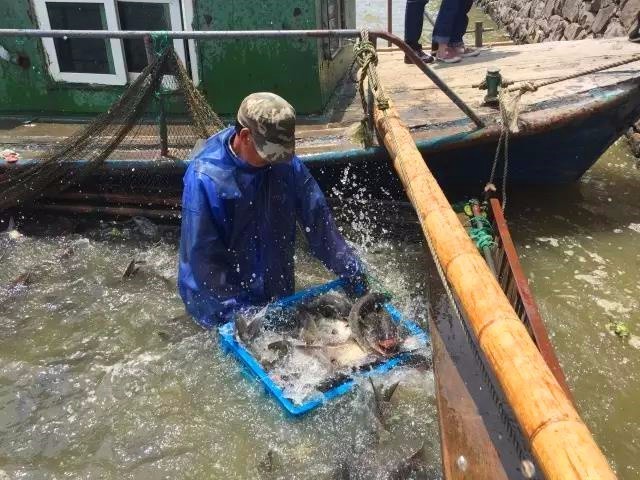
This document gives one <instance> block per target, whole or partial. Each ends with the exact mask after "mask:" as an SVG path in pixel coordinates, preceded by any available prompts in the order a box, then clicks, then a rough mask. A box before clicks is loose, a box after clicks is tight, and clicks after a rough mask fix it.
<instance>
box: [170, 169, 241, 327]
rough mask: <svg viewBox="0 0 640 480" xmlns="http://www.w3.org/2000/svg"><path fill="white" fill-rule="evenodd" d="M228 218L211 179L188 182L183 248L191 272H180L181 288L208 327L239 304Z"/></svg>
mask: <svg viewBox="0 0 640 480" xmlns="http://www.w3.org/2000/svg"><path fill="white" fill-rule="evenodd" d="M226 221H227V219H226V218H225V215H224V209H223V206H222V203H221V201H220V199H219V198H218V195H217V193H216V191H215V187H214V186H213V184H212V182H210V181H208V179H206V178H202V177H199V176H194V177H193V178H192V181H191V182H188V183H186V182H185V193H184V195H183V218H182V232H181V241H180V249H181V263H186V264H188V269H185V270H187V271H190V275H184V276H183V275H182V271H181V278H180V280H181V289H183V288H184V287H186V289H187V291H186V292H185V293H183V297H185V296H187V297H189V298H188V302H187V300H186V299H184V298H183V299H184V300H185V303H186V304H187V309H188V311H189V312H190V313H191V314H192V315H194V316H195V317H196V318H197V320H198V321H199V322H200V323H202V324H204V325H205V326H211V325H212V324H213V323H216V322H219V321H222V320H224V317H225V315H226V314H228V313H229V312H231V311H232V310H233V309H235V308H236V307H237V306H238V303H239V302H238V298H237V296H238V295H239V292H238V291H237V288H235V287H234V286H232V285H230V284H229V283H228V281H227V279H228V278H229V268H230V266H229V262H228V261H226V260H227V258H228V256H229V252H228V247H227V246H226V245H225V243H224V234H223V232H224V226H225V222H226ZM181 270H182V269H181ZM183 277H184V278H183ZM181 293H182V290H181Z"/></svg>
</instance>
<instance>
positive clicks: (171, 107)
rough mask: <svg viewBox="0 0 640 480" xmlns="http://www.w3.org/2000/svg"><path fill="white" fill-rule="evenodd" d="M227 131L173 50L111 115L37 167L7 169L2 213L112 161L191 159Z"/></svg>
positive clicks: (1, 184)
mask: <svg viewBox="0 0 640 480" xmlns="http://www.w3.org/2000/svg"><path fill="white" fill-rule="evenodd" d="M223 128H224V124H223V123H222V121H221V120H220V118H219V117H218V115H217V114H216V113H215V112H214V111H213V109H212V108H211V107H210V105H209V104H208V102H207V100H206V99H205V98H204V96H203V95H202V94H201V93H200V92H199V91H198V90H197V88H196V87H195V85H194V84H193V82H192V81H191V79H190V78H189V75H188V73H187V71H186V69H185V67H184V66H183V64H182V63H181V61H180V59H179V58H178V56H177V54H176V53H175V51H174V49H173V48H172V47H171V46H169V47H167V48H164V49H163V51H162V52H161V53H160V54H159V55H157V57H156V59H155V61H153V62H152V63H150V64H149V65H147V67H146V68H145V69H144V70H143V71H142V72H141V73H140V74H139V75H138V77H137V78H136V79H135V80H134V81H133V82H132V83H131V84H130V85H129V86H128V87H127V88H126V90H125V91H124V93H123V94H122V95H121V96H120V98H118V100H116V101H115V102H114V103H113V104H112V105H111V107H110V108H109V109H108V110H107V112H105V113H104V114H102V115H100V116H98V117H97V118H96V119H95V120H93V121H92V122H90V123H89V124H87V125H86V126H84V127H83V128H80V129H79V131H77V132H76V133H74V134H73V135H71V136H69V137H67V138H66V139H65V140H64V141H62V142H61V143H59V144H56V145H55V146H53V147H51V148H50V149H49V150H48V151H46V152H44V153H43V154H42V156H41V157H40V158H39V159H38V161H37V162H34V164H32V165H29V166H27V167H23V168H20V169H16V170H15V171H11V170H8V171H6V172H5V176H4V177H0V211H1V210H5V209H9V208H14V207H20V206H23V205H25V204H27V203H29V202H32V201H34V200H36V199H38V198H40V197H42V196H45V195H47V194H54V193H59V192H62V191H64V190H66V189H67V188H69V187H71V186H76V187H77V186H79V185H81V184H82V182H83V180H84V179H86V178H87V177H88V176H89V175H91V174H92V173H94V172H95V171H96V170H97V169H99V168H100V167H101V166H102V165H103V164H104V162H105V161H107V160H149V161H156V162H167V161H168V162H171V161H175V160H185V159H187V158H188V156H189V155H190V153H191V151H192V150H193V147H194V145H196V143H197V142H198V140H200V139H206V138H208V137H210V136H211V135H213V134H215V133H216V132H218V131H220V130H221V129H223ZM163 139H164V140H163Z"/></svg>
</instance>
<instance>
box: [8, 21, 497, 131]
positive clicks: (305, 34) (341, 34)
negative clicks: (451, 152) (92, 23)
mask: <svg viewBox="0 0 640 480" xmlns="http://www.w3.org/2000/svg"><path fill="white" fill-rule="evenodd" d="M360 35H361V31H360V30H356V29H345V30H211V31H182V30H173V31H149V30H36V29H0V38H2V37H28V38H101V39H106V38H110V39H111V38H115V39H125V38H140V39H144V38H145V37H148V36H151V37H154V36H160V37H165V38H168V39H172V40H175V39H183V40H203V39H250V38H253V39H269V38H331V37H335V38H353V39H356V38H360ZM369 38H370V39H371V40H372V41H373V42H374V43H375V41H376V40H377V39H381V40H386V41H388V42H390V43H392V44H393V45H395V46H397V47H398V48H400V49H401V50H402V51H403V52H404V54H405V55H406V56H407V57H408V58H410V59H411V61H412V62H413V63H414V64H415V65H416V66H417V67H418V68H419V69H420V70H421V71H422V72H423V73H424V74H425V75H426V76H427V77H429V79H430V80H431V81H432V82H433V83H434V84H435V85H436V86H437V87H438V88H439V89H440V90H441V91H442V92H443V93H444V94H445V95H446V96H447V97H449V99H450V100H451V101H452V102H453V103H454V104H455V105H456V106H457V107H458V108H459V109H460V110H462V112H464V114H465V115H467V117H469V119H470V120H471V121H472V122H473V123H475V124H476V126H477V127H479V128H483V127H484V126H485V123H484V122H483V121H482V119H480V117H479V116H478V115H477V114H476V113H475V112H474V111H473V110H472V109H471V107H470V106H469V105H467V104H466V103H465V101H464V100H462V98H460V97H459V96H458V94H457V93H455V92H454V91H453V90H451V88H449V86H448V85H447V84H446V83H445V82H444V80H442V78H440V76H439V75H438V74H437V73H436V72H435V71H434V70H433V69H432V68H431V67H429V66H428V65H427V64H426V63H424V62H423V61H422V60H421V59H420V57H419V56H418V54H417V53H416V52H415V51H414V50H413V49H412V48H411V47H409V46H408V45H407V44H406V43H405V42H404V41H403V40H402V39H400V38H398V37H396V36H395V35H393V34H391V33H388V32H384V31H372V32H369Z"/></svg>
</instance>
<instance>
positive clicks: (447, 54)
mask: <svg viewBox="0 0 640 480" xmlns="http://www.w3.org/2000/svg"><path fill="white" fill-rule="evenodd" d="M436 60H438V61H439V62H443V63H458V62H459V61H460V60H462V57H460V56H459V55H458V54H457V53H456V51H455V49H453V48H451V47H447V48H446V49H445V50H444V53H443V52H441V51H439V50H438V52H437V53H436Z"/></svg>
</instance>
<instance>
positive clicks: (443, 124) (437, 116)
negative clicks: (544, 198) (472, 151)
mask: <svg viewBox="0 0 640 480" xmlns="http://www.w3.org/2000/svg"><path fill="white" fill-rule="evenodd" d="M634 55H640V44H638V43H633V42H630V41H629V40H628V39H626V38H614V39H607V40H579V41H572V42H546V43H540V44H529V45H509V46H498V47H493V48H492V47H487V48H485V49H483V51H482V53H481V54H480V55H479V56H478V57H474V58H468V59H465V60H464V61H462V62H460V63H458V64H452V65H445V64H434V65H433V69H434V70H435V71H436V72H437V73H438V75H440V76H441V77H442V79H443V80H444V81H445V82H446V83H447V84H448V85H449V86H450V87H451V88H452V89H453V90H454V91H455V92H456V93H457V94H458V95H459V96H460V97H461V98H462V99H463V100H464V101H465V102H467V104H468V105H470V106H471V108H473V109H474V110H475V111H476V112H477V113H478V114H479V115H480V116H481V117H482V118H483V119H485V121H487V123H494V122H495V120H496V118H497V111H496V110H495V109H493V108H491V107H487V106H483V105H482V103H483V100H484V96H485V94H486V90H480V89H478V88H476V87H474V86H473V85H475V84H478V83H480V82H481V81H483V80H484V78H485V75H486V72H487V69H488V68H498V69H500V72H501V74H502V76H503V78H505V79H506V80H509V81H513V82H518V83H519V82H529V81H532V82H540V81H546V80H550V79H555V78H560V77H563V76H566V75H569V74H573V73H576V72H581V71H585V70H588V69H592V68H596V67H598V66H603V65H606V64H610V63H612V62H615V61H618V60H624V59H627V58H631V57H632V56H634ZM378 73H379V75H380V81H381V83H382V85H383V86H384V87H385V89H386V91H387V93H388V95H389V96H390V98H391V99H392V100H393V101H394V104H395V106H396V108H397V110H398V111H399V113H400V116H401V117H402V119H403V120H404V121H405V123H406V124H407V125H408V126H409V128H410V129H411V130H412V133H413V134H414V137H415V138H416V139H427V138H435V137H440V136H443V135H449V134H455V133H460V132H465V131H472V130H474V129H475V125H474V124H473V123H471V121H470V120H468V119H467V118H466V116H465V115H464V113H462V112H461V111H460V110H459V109H458V108H457V107H456V106H455V105H454V104H453V103H452V102H451V101H450V100H449V99H448V98H447V97H446V96H445V94H444V93H442V92H441V91H440V90H439V89H438V88H437V87H436V86H435V85H434V84H433V83H432V82H431V80H429V79H428V78H427V77H426V76H425V75H424V74H423V73H422V72H421V71H420V70H418V68H417V67H415V66H414V65H407V64H405V63H404V54H403V53H402V52H401V51H399V50H388V51H381V52H380V53H379V67H378ZM638 77H640V60H639V61H636V62H633V63H630V64H627V65H624V66H621V67H617V68H613V69H611V70H607V71H604V72H599V73H594V74H591V75H587V76H582V77H579V78H576V79H573V80H567V81H563V82H560V83H556V84H553V85H549V86H547V87H543V88H541V89H539V90H538V91H537V92H532V93H528V94H526V95H525V96H524V97H523V98H522V100H521V105H522V112H523V113H524V112H526V111H531V110H540V109H545V108H550V107H553V108H554V110H556V111H557V109H558V108H561V107H562V104H563V103H566V104H570V103H575V102H576V100H578V99H579V97H580V95H581V94H586V93H588V92H589V91H590V90H593V89H596V88H605V87H611V86H614V85H615V84H617V83H620V82H623V81H626V80H630V79H632V78H638ZM331 109H332V113H331V114H330V115H329V116H328V118H327V122H326V127H325V129H324V130H322V129H321V130H316V129H313V128H312V126H311V125H305V126H302V127H301V128H300V137H301V146H300V153H307V152H308V153H312V152H317V151H326V150H327V149H334V150H340V149H347V148H355V147H356V146H357V145H355V144H354V143H352V142H351V141H350V138H349V136H350V135H349V133H348V131H347V130H348V129H349V128H350V127H352V126H353V124H354V123H356V122H358V121H360V119H361V118H362V116H363V113H362V106H361V103H360V99H359V96H357V95H356V86H355V85H354V84H353V83H352V82H351V83H345V84H343V85H342V87H341V88H340V90H339V91H338V92H337V93H336V96H335V98H334V100H333V104H332V105H331ZM523 120H526V115H524V116H523ZM323 132H324V135H323ZM322 137H325V138H326V139H327V140H328V141H326V142H320V141H319V140H320V139H321V138H322ZM307 145H308V146H307Z"/></svg>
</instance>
